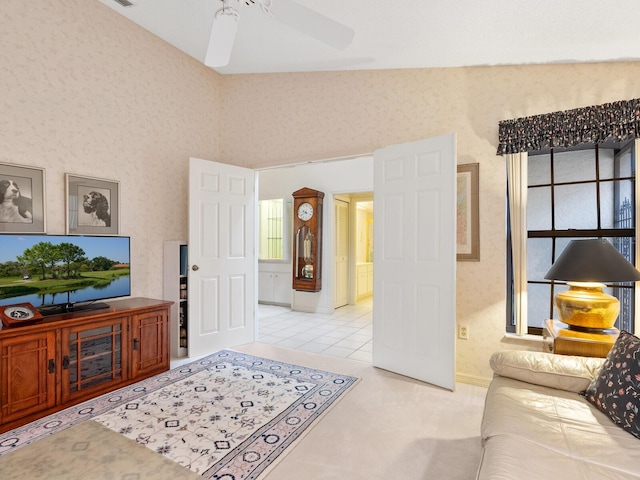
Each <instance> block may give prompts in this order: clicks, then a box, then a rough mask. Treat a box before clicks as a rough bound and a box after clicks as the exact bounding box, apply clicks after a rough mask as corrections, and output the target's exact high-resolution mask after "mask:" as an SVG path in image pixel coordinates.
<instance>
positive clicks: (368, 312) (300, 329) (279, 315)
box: [257, 298, 373, 363]
mask: <svg viewBox="0 0 640 480" xmlns="http://www.w3.org/2000/svg"><path fill="white" fill-rule="evenodd" d="M372 312H373V300H372V298H368V299H365V300H363V301H361V302H358V304H357V305H346V306H344V307H340V308H338V309H336V310H335V311H334V312H333V313H332V314H330V315H327V314H319V313H305V312H294V311H291V310H290V309H289V308H287V307H279V306H275V305H263V304H260V305H258V318H259V320H258V338H257V340H258V341H259V342H262V343H267V344H271V345H278V346H280V347H287V348H292V349H295V350H303V351H306V352H312V353H320V354H323V355H331V356H334V357H342V358H350V359H352V360H360V361H363V362H369V363H371V361H372V360H371V355H372V353H371V352H372V337H373V313H372Z"/></svg>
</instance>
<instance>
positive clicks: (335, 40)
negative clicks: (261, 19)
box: [269, 0, 354, 50]
mask: <svg viewBox="0 0 640 480" xmlns="http://www.w3.org/2000/svg"><path fill="white" fill-rule="evenodd" d="M269 11H270V12H271V13H272V14H273V17H274V18H275V19H276V20H278V21H280V22H282V23H284V24H285V25H288V26H289V27H291V28H293V29H295V30H298V31H299V32H301V33H304V34H305V35H309V36H311V37H313V38H315V39H316V40H319V41H321V42H322V43H326V44H327V45H330V46H332V47H334V48H337V49H338V50H344V49H345V48H347V47H348V46H349V45H351V42H352V41H353V35H354V31H353V30H352V29H351V28H349V27H347V26H346V25H343V24H342V23H339V22H336V21H335V20H332V19H330V18H329V17H326V16H324V15H322V14H321V13H318V12H316V11H314V10H311V9H310V8H307V7H305V6H303V5H300V4H299V3H297V2H294V1H293V0H273V3H272V4H271V5H270V7H269Z"/></svg>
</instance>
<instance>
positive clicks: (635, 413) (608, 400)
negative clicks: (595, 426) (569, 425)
mask: <svg viewBox="0 0 640 480" xmlns="http://www.w3.org/2000/svg"><path fill="white" fill-rule="evenodd" d="M585 397H586V398H587V400H588V401H589V402H591V403H592V404H594V405H595V406H596V407H597V408H598V409H600V410H602V411H603V412H604V413H606V414H607V415H608V416H609V418H611V420H612V421H613V423H615V424H616V425H618V426H620V427H622V428H623V429H624V430H626V431H627V432H629V433H630V434H631V435H633V436H635V437H638V438H640V412H639V410H640V338H638V337H636V336H634V335H632V334H630V333H628V332H625V331H622V332H620V336H619V337H618V339H617V340H616V342H615V343H614V345H613V348H611V351H610V352H609V354H608V355H607V358H606V360H605V362H604V365H603V366H602V368H601V369H600V372H599V373H598V375H597V376H596V378H594V379H593V381H592V382H591V383H590V384H589V386H588V388H587V389H586V391H585ZM638 447H640V444H639V445H638Z"/></svg>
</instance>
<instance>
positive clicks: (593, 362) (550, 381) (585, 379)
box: [489, 350, 604, 393]
mask: <svg viewBox="0 0 640 480" xmlns="http://www.w3.org/2000/svg"><path fill="white" fill-rule="evenodd" d="M603 362H604V360H603V359H602V358H589V357H577V356H570V355H554V354H552V353H546V352H525V351H522V350H502V351H499V352H496V353H494V354H493V355H492V356H491V359H490V360H489V363H490V365H491V368H492V369H493V371H494V373H495V374H496V375H500V376H502V377H509V378H514V379H516V380H521V381H523V382H527V383H533V384H535V385H543V386H545V387H551V388H558V389H560V390H567V391H569V392H576V393H578V392H582V391H584V389H585V388H587V387H588V386H589V383H590V382H591V381H592V380H593V379H594V377H595V376H596V374H597V372H598V371H599V370H600V368H601V367H602V364H603Z"/></svg>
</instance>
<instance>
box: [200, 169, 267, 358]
mask: <svg viewBox="0 0 640 480" xmlns="http://www.w3.org/2000/svg"><path fill="white" fill-rule="evenodd" d="M254 244H255V173H254V171H253V170H249V169H246V168H242V167H237V166H235V165H227V164H223V163H217V162H211V161H207V160H201V159H197V158H191V159H190V161H189V268H190V270H189V324H188V326H189V329H188V342H189V346H188V351H189V357H192V358H196V357H200V356H203V355H206V354H209V353H212V352H215V351H217V350H220V349H222V348H227V347H230V346H233V345H241V344H244V343H250V342H253V341H254V340H255V309H256V270H257V267H256V265H257V263H256V258H255V249H254Z"/></svg>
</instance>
